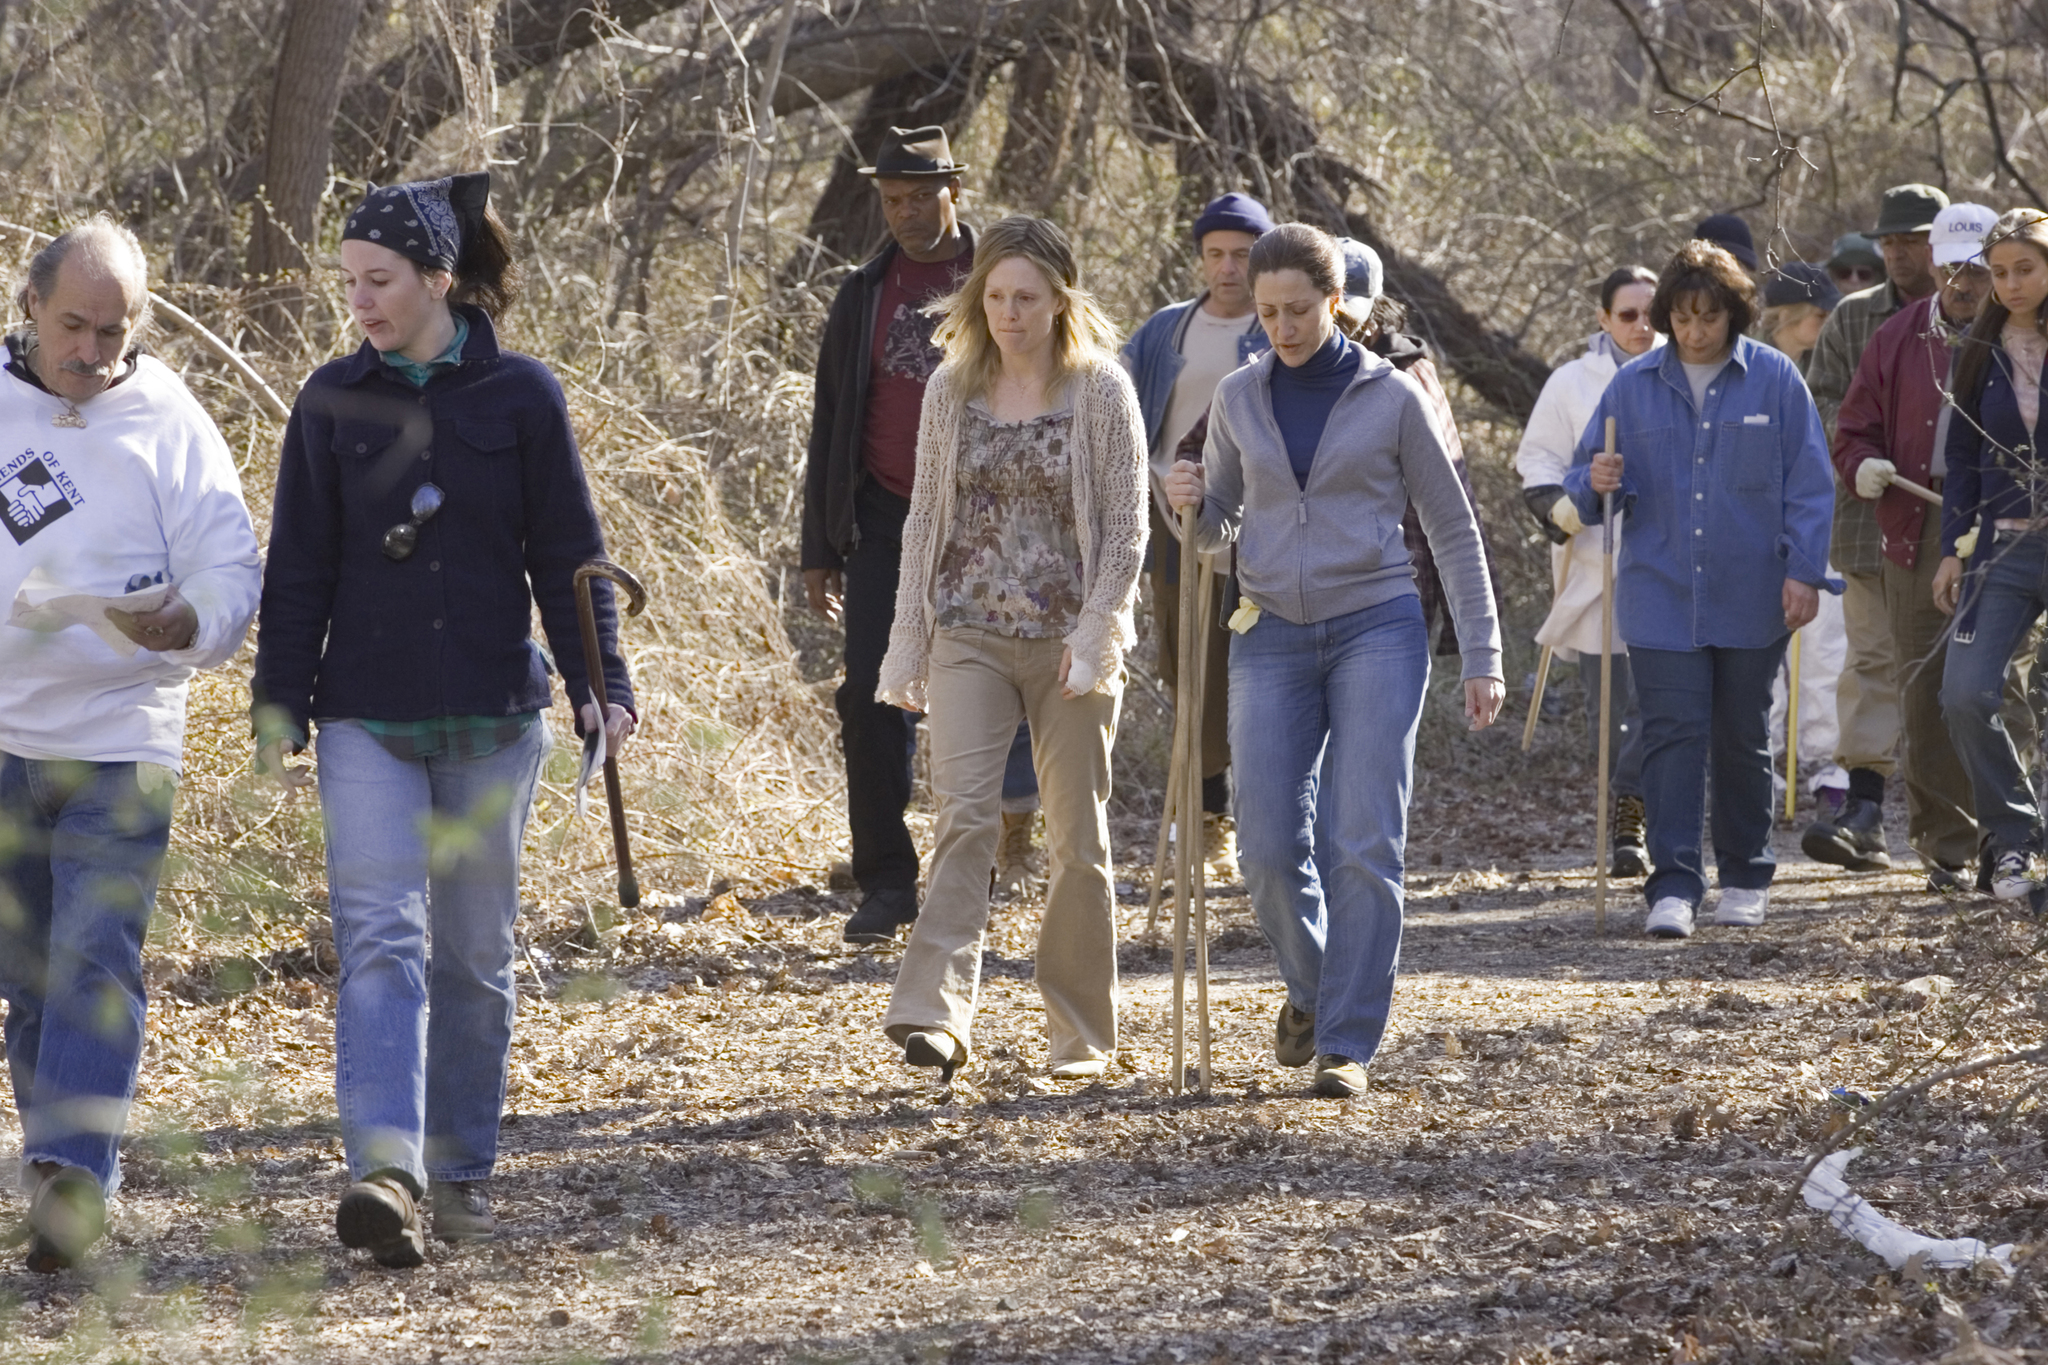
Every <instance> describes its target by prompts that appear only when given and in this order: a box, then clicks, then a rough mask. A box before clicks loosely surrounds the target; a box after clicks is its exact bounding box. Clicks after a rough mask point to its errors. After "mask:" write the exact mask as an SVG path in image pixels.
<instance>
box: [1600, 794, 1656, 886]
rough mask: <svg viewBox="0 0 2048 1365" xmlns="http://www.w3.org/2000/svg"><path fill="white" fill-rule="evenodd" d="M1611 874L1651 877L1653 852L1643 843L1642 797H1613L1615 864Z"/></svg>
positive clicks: (1610, 871)
mask: <svg viewBox="0 0 2048 1365" xmlns="http://www.w3.org/2000/svg"><path fill="white" fill-rule="evenodd" d="M1608 875H1609V876H1613V877H1647V876H1649V875H1650V850H1649V849H1648V848H1647V847H1646V846H1645V845H1644V843H1643V798H1642V797H1640V796H1617V797H1615V798H1614V863H1613V866H1612V867H1611V868H1610V869H1609V871H1608Z"/></svg>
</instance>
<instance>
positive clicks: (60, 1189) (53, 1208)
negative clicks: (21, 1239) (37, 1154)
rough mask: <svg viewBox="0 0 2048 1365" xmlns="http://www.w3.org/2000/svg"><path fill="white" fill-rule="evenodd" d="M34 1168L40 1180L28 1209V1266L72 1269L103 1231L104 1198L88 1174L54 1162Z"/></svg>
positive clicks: (46, 1270) (44, 1270) (43, 1270)
mask: <svg viewBox="0 0 2048 1365" xmlns="http://www.w3.org/2000/svg"><path fill="white" fill-rule="evenodd" d="M35 1169H36V1174H37V1176H38V1177H40V1178H39V1179H38V1180H37V1182H36V1188H35V1193H34V1194H33V1195H32V1196H31V1197H30V1199H29V1205H28V1225H29V1231H30V1234H31V1235H30V1238H29V1245H28V1268H29V1269H30V1270H33V1271H35V1272H36V1273H37V1274H38V1275H54V1274H56V1273H57V1272H58V1271H60V1270H66V1269H69V1268H70V1267H72V1266H74V1265H77V1264H78V1260H79V1257H81V1256H83V1255H84V1254H85V1249H86V1248H87V1247H89V1246H91V1245H92V1244H93V1243H94V1242H96V1241H98V1240H99V1237H100V1234H101V1233H103V1232H105V1231H106V1230H107V1197H106V1195H104V1194H103V1193H101V1191H100V1182H99V1181H97V1180H95V1179H94V1178H93V1176H92V1173H91V1172H89V1171H85V1170H81V1169H80V1168H78V1167H76V1166H60V1165H58V1164H57V1163H56V1162H54V1161H38V1162H36V1163H35Z"/></svg>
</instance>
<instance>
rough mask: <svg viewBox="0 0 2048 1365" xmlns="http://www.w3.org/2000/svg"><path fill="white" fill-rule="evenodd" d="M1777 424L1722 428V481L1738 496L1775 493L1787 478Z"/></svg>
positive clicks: (1735, 424) (1730, 424) (1724, 425)
mask: <svg viewBox="0 0 2048 1365" xmlns="http://www.w3.org/2000/svg"><path fill="white" fill-rule="evenodd" d="M1779 435H1780V431H1779V427H1778V424H1777V423H1776V422H1723V423H1722V424H1721V442H1720V445H1721V481H1722V483H1724V484H1725V485H1726V486H1727V487H1728V490H1729V491H1730V492H1734V493H1770V492H1775V491H1776V490H1777V487H1778V482H1779V480H1780V478H1782V477H1783V474H1784V461H1783V459H1782V458H1781V456H1780V453H1779V449H1778V437H1779Z"/></svg>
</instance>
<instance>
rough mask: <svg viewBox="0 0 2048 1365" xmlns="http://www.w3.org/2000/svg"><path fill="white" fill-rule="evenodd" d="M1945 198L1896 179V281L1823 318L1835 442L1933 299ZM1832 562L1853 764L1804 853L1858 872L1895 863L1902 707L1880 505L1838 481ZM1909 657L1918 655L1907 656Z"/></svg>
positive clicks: (1818, 396) (1886, 220)
mask: <svg viewBox="0 0 2048 1365" xmlns="http://www.w3.org/2000/svg"><path fill="white" fill-rule="evenodd" d="M1947 207H1948V196H1947V195H1946V194H1943V193H1942V192H1941V191H1940V190H1938V189H1936V188H1935V187H1934V186H1932V185H1894V186H1893V187H1892V188H1890V189H1888V190H1886V191H1885V192H1884V202H1883V204H1882V206H1881V207H1880V208H1879V210H1878V215H1877V226H1876V227H1874V228H1872V229H1871V230H1870V234H1869V235H1870V236H1872V237H1874V238H1876V239H1877V249H1878V250H1879V251H1880V252H1882V253H1883V254H1884V264H1885V271H1886V274H1887V275H1888V277H1889V278H1887V279H1886V280H1885V281H1884V282H1882V283H1880V284H1876V285H1873V286H1872V287H1870V288H1868V289H1861V290H1858V291H1857V292H1855V293H1853V294H1850V295H1848V296H1847V297H1845V298H1844V299H1843V300H1842V301H1841V303H1840V304H1839V305H1837V306H1836V308H1835V311H1834V312H1832V313H1830V314H1828V320H1827V322H1826V323H1824V324H1822V326H1821V329H1820V337H1819V339H1818V340H1816V341H1815V342H1814V344H1813V355H1812V358H1811V359H1810V360H1808V362H1807V367H1806V386H1807V388H1808V389H1810V390H1812V392H1813V401H1814V403H1815V404H1816V405H1817V406H1818V407H1819V408H1820V421H1821V429H1822V430H1823V431H1825V432H1826V433H1827V437H1828V445H1829V447H1830V449H1833V448H1834V447H1835V446H1836V445H1837V443H1838V438H1837V433H1836V420H1837V417H1838V415H1839V414H1840V412H1841V407H1842V400H1843V399H1844V398H1845V397H1847V396H1848V393H1849V382H1850V381H1851V380H1852V379H1854V378H1855V376H1856V367H1857V365H1858V363H1859V362H1860V361H1861V360H1862V358H1863V349H1864V347H1866V346H1868V345H1869V344H1870V339H1871V338H1872V337H1874V336H1876V335H1877V329H1878V328H1880V327H1882V326H1883V325H1884V324H1885V320H1886V319H1888V318H1890V317H1891V316H1892V315H1893V314H1895V313H1897V312H1898V311H1899V310H1900V309H1902V308H1904V307H1905V306H1906V305H1907V304H1909V303H1912V302H1913V301H1915V300H1917V299H1924V298H1926V297H1927V296H1928V295H1930V294H1932V293H1933V292H1934V290H1935V287H1936V285H1937V283H1938V281H1937V280H1936V279H1935V276H1934V249H1933V247H1932V246H1930V245H1929V243H1928V234H1929V233H1930V232H1932V231H1933V229H1934V219H1935V215H1936V214H1938V213H1940V212H1941V211H1942V210H1943V209H1945V208H1947ZM1828 558H1829V560H1830V562H1831V563H1833V565H1834V566H1835V570H1836V572H1838V573H1840V574H1841V575H1842V578H1843V580H1844V581H1845V582H1846V584H1847V587H1846V588H1845V589H1844V590H1843V593H1842V621H1843V625H1844V626H1845V628H1846V630H1847V634H1848V636H1849V658H1848V662H1847V663H1845V664H1844V665H1843V667H1842V677H1841V681H1840V682H1839V683H1838V684H1837V685H1836V691H1835V716H1836V720H1837V722H1838V723H1839V726H1840V736H1839V738H1838V740H1837V744H1838V746H1839V747H1838V748H1837V750H1836V753H1835V762H1836V763H1837V764H1839V765H1840V766H1842V767H1844V768H1846V769H1848V771H1849V789H1848V791H1847V792H1846V793H1841V792H1838V791H1837V790H1836V789H1834V788H1829V787H1823V788H1821V790H1820V793H1819V809H1817V810H1816V811H1815V813H1814V822H1813V823H1812V824H1811V825H1809V826H1808V827H1807V830H1806V833H1805V835H1804V836H1803V837H1802V838H1801V839H1800V847H1801V848H1803V849H1805V850H1806V855H1807V856H1808V857H1810V858H1813V859H1816V860H1818V861H1820V862H1824V863H1833V864H1835V865H1836V866H1838V867H1846V868H1848V869H1850V870H1851V871H1854V872H1879V871H1884V870H1886V869H1888V868H1890V867H1891V865H1892V860H1891V852H1890V849H1889V848H1888V847H1887V845H1886V842H1885V837H1884V786H1885V780H1886V779H1887V778H1889V777H1890V776H1891V775H1892V772H1893V771H1894V766H1895V763H1896V759H1895V758H1894V754H1895V752H1896V751H1897V749H1898V747H1899V736H1900V733H1901V730H1902V728H1903V724H1904V714H1903V711H1902V709H1901V706H1900V701H1899V689H1898V684H1897V671H1898V664H1899V663H1900V662H1901V660H1899V659H1898V657H1897V651H1896V650H1895V648H1894V646H1893V641H1892V625H1891V615H1890V613H1889V611H1888V610H1887V609H1886V607H1885V591H1884V562H1885V560H1884V532H1883V530H1882V529H1881V528H1880V527H1879V526H1878V522H1877V516H1876V511H1875V506H1874V504H1872V503H1869V502H1865V501H1863V500H1862V499H1860V498H1858V497H1857V496H1856V495H1855V492H1854V490H1852V489H1848V488H1845V487H1844V486H1843V485H1842V480H1841V477H1840V475H1839V474H1837V476H1836V478H1835V524H1834V536H1833V541H1832V545H1831V548H1830V550H1829V555H1828ZM1906 662H1910V661H1906Z"/></svg>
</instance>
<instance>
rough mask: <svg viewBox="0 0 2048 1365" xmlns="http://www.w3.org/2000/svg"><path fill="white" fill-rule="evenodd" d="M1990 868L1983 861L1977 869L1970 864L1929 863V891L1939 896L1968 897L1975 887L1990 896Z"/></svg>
mask: <svg viewBox="0 0 2048 1365" xmlns="http://www.w3.org/2000/svg"><path fill="white" fill-rule="evenodd" d="M1989 867H1990V865H1989V864H1988V863H1984V862H1982V861H1980V862H1979V863H1978V865H1977V866H1976V867H1971V866H1970V865H1969V864H1968V863H1955V864H1949V863H1929V864H1928V865H1927V889H1928V890H1929V891H1932V892H1933V893H1934V894H1935V895H1937V896H1967V895H1969V894H1970V891H1971V889H1972V888H1973V887H1974V888H1975V889H1976V890H1978V891H1982V892H1985V893H1987V894H1988V893H1989V892H1990V890H1991V882H1990V875H1989Z"/></svg>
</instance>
